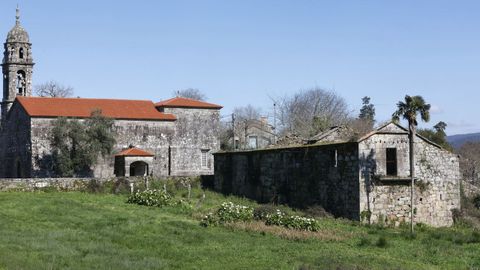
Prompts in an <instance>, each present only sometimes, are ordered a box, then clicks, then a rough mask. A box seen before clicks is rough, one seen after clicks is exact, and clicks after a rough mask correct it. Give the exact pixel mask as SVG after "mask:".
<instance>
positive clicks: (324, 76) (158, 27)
mask: <svg viewBox="0 0 480 270" xmlns="http://www.w3.org/2000/svg"><path fill="white" fill-rule="evenodd" d="M17 3H18V5H19V7H20V10H21V24H22V26H23V27H24V28H25V29H26V30H27V31H28V33H29V35H30V41H31V42H32V44H33V45H32V51H33V57H34V61H35V63H36V64H35V67H34V75H33V84H34V85H38V84H40V83H43V82H46V81H50V80H55V81H58V82H60V83H61V84H64V85H69V86H72V87H73V88H74V91H75V96H80V97H88V98H120V99H148V100H153V101H155V102H157V101H160V100H163V99H167V98H170V97H172V96H173V93H174V91H175V90H179V89H185V88H197V89H200V90H201V91H202V92H203V93H204V94H205V95H206V96H207V97H208V100H207V101H209V102H212V103H216V104H220V105H223V106H224V108H223V109H222V111H221V114H222V115H223V116H227V115H228V114H230V113H231V111H232V109H233V108H234V107H238V106H246V105H248V104H251V105H253V106H256V107H260V108H262V112H263V114H264V115H266V116H269V117H272V116H273V113H272V112H273V100H277V99H279V98H281V97H283V96H286V95H292V94H293V93H296V92H298V91H299V90H301V89H310V88H313V87H320V88H324V89H327V90H332V91H335V92H336V93H337V94H338V95H340V96H342V97H344V98H345V99H346V101H347V103H348V104H349V106H350V110H351V113H352V115H353V116H355V115H357V114H358V111H359V109H360V107H361V98H362V97H364V96H369V97H371V102H372V103H373V104H375V107H376V119H377V121H378V122H383V121H387V120H389V119H390V118H391V115H392V113H393V112H394V111H395V109H396V103H397V102H398V101H400V100H403V99H404V97H405V95H407V94H408V95H421V96H423V97H424V98H425V100H426V101H427V102H428V103H430V104H431V105H432V109H431V120H430V122H429V123H426V124H421V127H432V126H433V125H435V124H436V123H437V122H439V121H444V122H446V123H447V124H448V126H447V130H446V131H447V134H448V135H453V134H459V133H471V132H480V120H479V116H480V114H478V113H477V112H478V110H479V107H480V105H477V104H478V103H479V101H480V91H479V89H480V74H479V67H480V66H479V64H480V35H479V29H480V16H478V14H480V1H446V0H445V1H442V0H436V1H428V0H424V1H408V0H406V1H368V0H365V1H320V0H317V1H309V0H304V1H302V0H295V1H293V0H291V1H284V0H272V1H267V0H263V1H256V0H241V1H240V0H239V1H225V0H219V1H199V0H196V1H195V0H192V1H183V0H176V1H154V0H149V1H147V0H136V1H120V0H116V1H113V0H112V1H106V0H105V1H100V0H96V1H92V0H82V1H63V0H56V1H53V0H42V1H38V0H15V1H11V0H2V1H1V2H0V35H3V39H5V38H6V35H7V33H8V31H9V30H10V29H11V28H12V27H13V26H14V24H15V8H16V5H17Z"/></svg>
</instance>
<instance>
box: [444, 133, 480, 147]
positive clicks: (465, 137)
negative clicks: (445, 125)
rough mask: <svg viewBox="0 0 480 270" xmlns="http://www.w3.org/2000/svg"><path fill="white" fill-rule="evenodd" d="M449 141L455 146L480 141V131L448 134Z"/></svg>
mask: <svg viewBox="0 0 480 270" xmlns="http://www.w3.org/2000/svg"><path fill="white" fill-rule="evenodd" d="M447 141H448V142H449V143H450V144H451V145H452V146H453V147H454V148H459V147H460V146H462V145H463V144H464V143H466V142H477V141H480V133H469V134H458V135H452V136H447Z"/></svg>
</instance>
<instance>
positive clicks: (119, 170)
mask: <svg viewBox="0 0 480 270" xmlns="http://www.w3.org/2000/svg"><path fill="white" fill-rule="evenodd" d="M4 48H5V51H4V57H3V61H2V71H3V99H2V103H1V105H2V113H1V114H2V115H1V129H0V178H1V177H7V178H27V177H54V176H56V175H55V172H54V171H53V170H52V166H51V163H52V151H51V146H50V142H49V136H50V131H51V129H52V124H53V123H54V121H55V120H56V119H58V117H68V118H75V119H85V118H87V117H90V115H91V113H92V111H95V110H101V112H102V114H103V115H104V116H106V117H111V118H113V119H114V133H115V136H116V144H115V145H114V154H113V155H112V156H108V157H106V158H104V159H100V160H99V161H98V164H96V165H95V166H94V168H92V172H91V175H90V176H93V177H111V176H143V175H154V176H169V175H171V176H180V175H182V176H183V175H188V176H192V175H203V174H212V173H213V156H212V153H213V152H215V151H217V150H218V149H219V141H218V138H217V134H218V128H219V112H220V109H221V108H222V107H221V106H219V105H215V104H211V103H206V102H202V101H197V100H192V99H187V98H180V97H176V98H172V99H169V100H164V101H160V102H158V103H154V102H152V101H148V100H118V99H88V98H45V97H44V98H42V97H32V70H33V66H34V63H33V58H32V44H31V43H30V39H29V36H28V33H27V32H26V31H25V29H24V28H23V27H22V26H21V24H20V18H19V12H18V9H17V16H16V23H15V26H14V27H13V28H12V30H10V32H9V33H8V35H7V39H6V42H5V44H4Z"/></svg>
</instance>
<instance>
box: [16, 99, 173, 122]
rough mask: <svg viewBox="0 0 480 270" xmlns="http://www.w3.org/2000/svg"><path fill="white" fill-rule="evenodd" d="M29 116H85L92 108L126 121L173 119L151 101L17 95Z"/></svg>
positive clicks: (171, 115) (88, 115)
mask: <svg viewBox="0 0 480 270" xmlns="http://www.w3.org/2000/svg"><path fill="white" fill-rule="evenodd" d="M16 102H18V103H19V104H20V105H21V106H22V107H23V108H24V109H25V111H26V113H27V114H28V115H29V116H31V117H76V118H88V117H90V115H91V113H92V111H94V110H96V109H100V110H102V114H103V115H104V116H106V117H111V118H114V119H127V120H154V121H175V120H176V117H175V116H174V115H173V114H168V113H163V112H159V111H158V110H157V109H156V108H155V104H154V103H153V101H151V100H131V99H94V98H50V97H17V98H16Z"/></svg>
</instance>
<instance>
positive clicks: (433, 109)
mask: <svg viewBox="0 0 480 270" xmlns="http://www.w3.org/2000/svg"><path fill="white" fill-rule="evenodd" d="M430 113H431V114H440V113H443V109H442V108H440V106H437V105H432V106H431V107H430Z"/></svg>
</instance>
